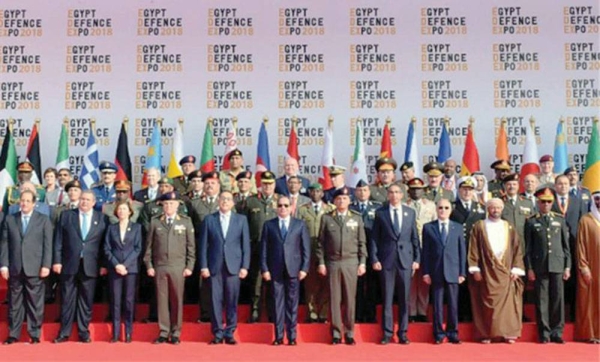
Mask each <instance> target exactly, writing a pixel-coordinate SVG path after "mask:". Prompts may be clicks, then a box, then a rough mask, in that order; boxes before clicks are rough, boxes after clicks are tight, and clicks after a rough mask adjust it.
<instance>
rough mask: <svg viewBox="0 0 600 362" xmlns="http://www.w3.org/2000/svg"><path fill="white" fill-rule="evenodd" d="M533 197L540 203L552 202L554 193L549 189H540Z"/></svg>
mask: <svg viewBox="0 0 600 362" xmlns="http://www.w3.org/2000/svg"><path fill="white" fill-rule="evenodd" d="M534 195H535V197H537V198H538V200H541V201H554V191H553V190H552V189H551V188H550V187H542V188H541V189H539V190H537V191H536V192H535V194H534Z"/></svg>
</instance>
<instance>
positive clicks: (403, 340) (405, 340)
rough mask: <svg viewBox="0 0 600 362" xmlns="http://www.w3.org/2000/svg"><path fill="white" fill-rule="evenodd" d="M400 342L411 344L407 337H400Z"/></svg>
mask: <svg viewBox="0 0 600 362" xmlns="http://www.w3.org/2000/svg"><path fill="white" fill-rule="evenodd" d="M398 343H400V344H410V341H409V340H408V338H406V337H400V339H399V340H398Z"/></svg>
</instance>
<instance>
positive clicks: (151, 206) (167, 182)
mask: <svg viewBox="0 0 600 362" xmlns="http://www.w3.org/2000/svg"><path fill="white" fill-rule="evenodd" d="M173 191H175V187H174V186H173V180H172V179H170V178H168V177H161V179H160V180H158V194H159V195H164V194H166V193H167V192H173ZM162 212H163V208H162V206H160V204H159V203H158V197H157V198H156V199H155V200H153V201H148V202H146V204H145V205H144V208H143V209H142V211H141V212H140V217H139V219H138V221H139V223H140V224H142V227H143V231H144V232H147V231H148V229H149V228H150V222H151V221H152V218H153V217H156V216H159V215H161V214H162ZM177 212H178V213H179V214H182V215H187V214H188V210H187V207H186V206H185V204H183V203H180V204H179V208H178V210H177ZM144 235H145V234H144Z"/></svg>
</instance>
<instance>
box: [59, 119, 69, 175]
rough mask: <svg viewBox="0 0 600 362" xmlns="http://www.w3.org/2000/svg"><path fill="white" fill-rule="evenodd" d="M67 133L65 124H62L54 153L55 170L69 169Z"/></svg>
mask: <svg viewBox="0 0 600 362" xmlns="http://www.w3.org/2000/svg"><path fill="white" fill-rule="evenodd" d="M70 166H71V165H70V164H69V131H68V130H67V123H66V122H64V123H63V125H62V127H61V130H60V140H59V141H58V152H57V153H56V169H57V170H60V169H63V168H66V169H69V168H70Z"/></svg>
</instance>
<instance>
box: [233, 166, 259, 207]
mask: <svg viewBox="0 0 600 362" xmlns="http://www.w3.org/2000/svg"><path fill="white" fill-rule="evenodd" d="M235 181H236V182H237V186H238V192H236V193H234V194H233V202H234V203H235V211H236V212H237V213H238V214H239V213H241V212H242V210H244V208H245V207H246V200H248V198H249V197H250V196H254V195H256V193H252V192H251V191H250V189H251V188H252V172H250V171H242V172H240V173H239V174H238V175H237V176H236V177H235Z"/></svg>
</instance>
